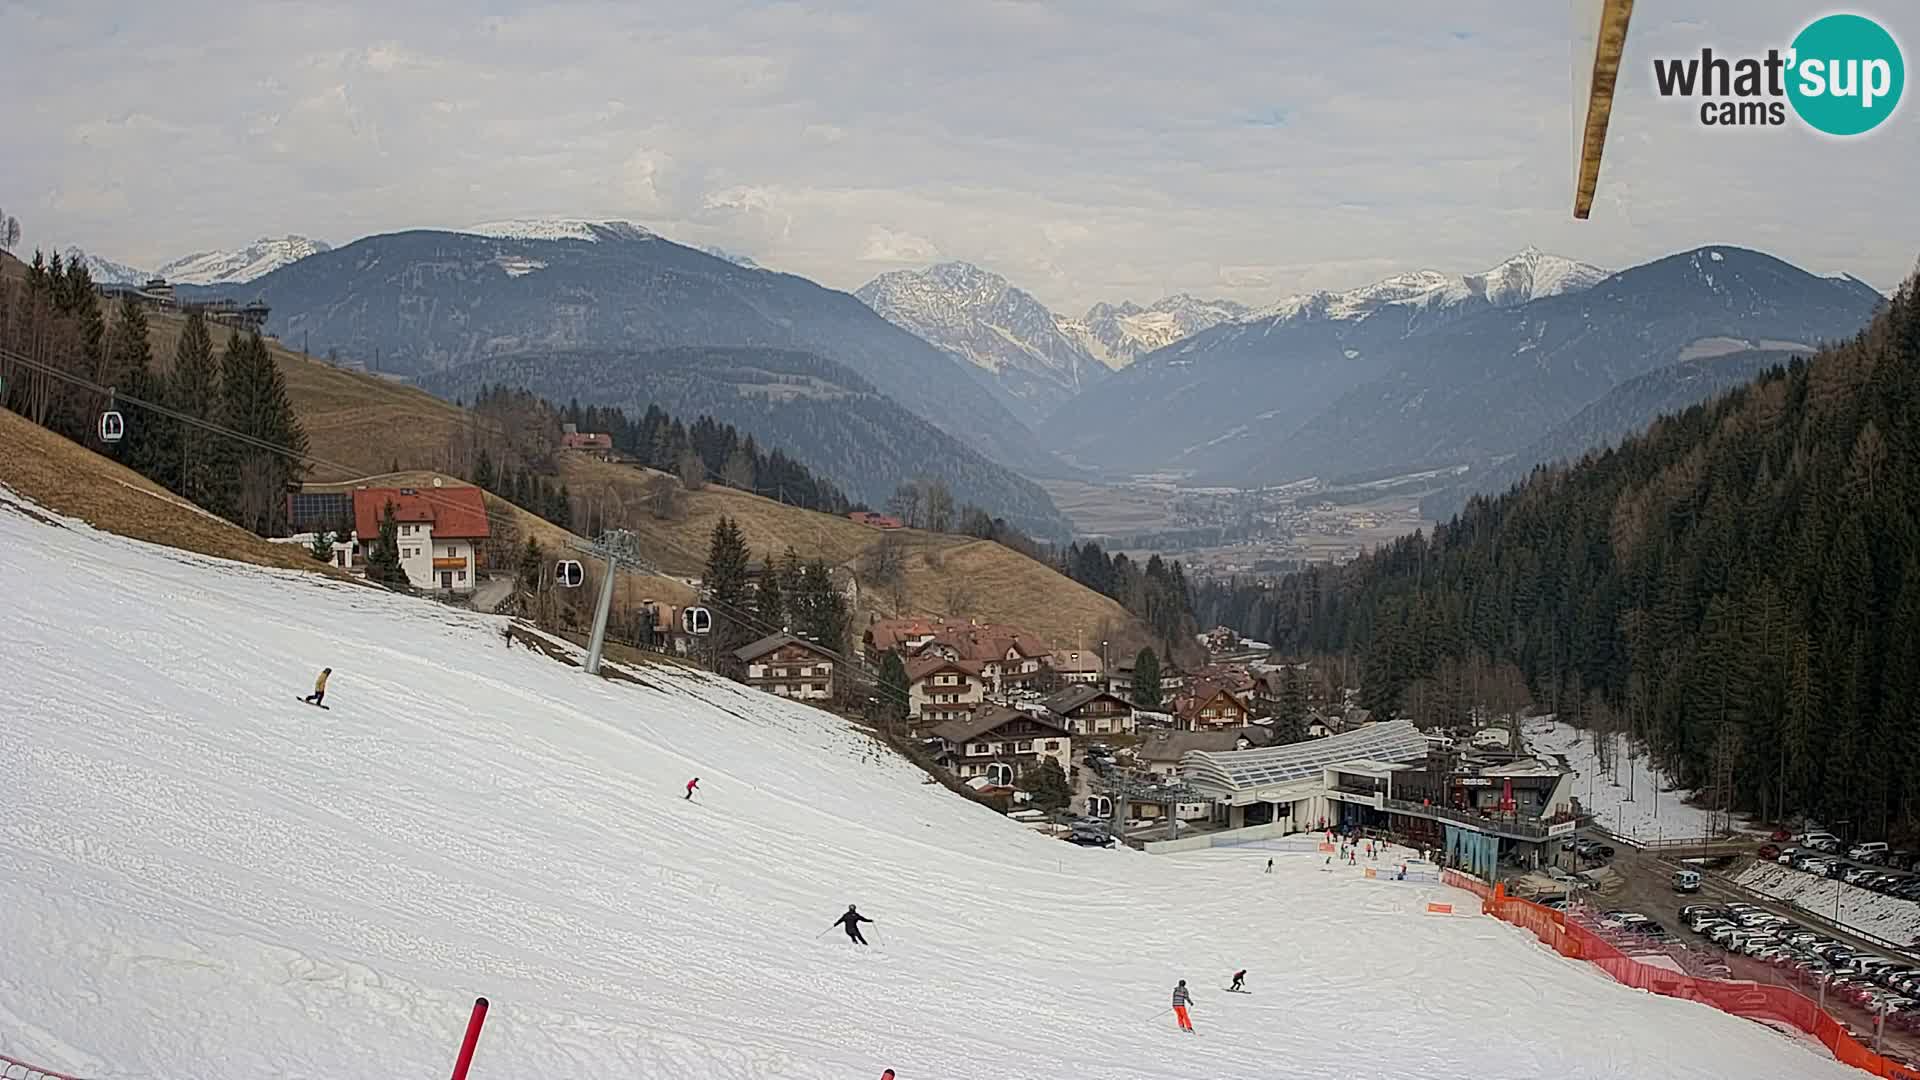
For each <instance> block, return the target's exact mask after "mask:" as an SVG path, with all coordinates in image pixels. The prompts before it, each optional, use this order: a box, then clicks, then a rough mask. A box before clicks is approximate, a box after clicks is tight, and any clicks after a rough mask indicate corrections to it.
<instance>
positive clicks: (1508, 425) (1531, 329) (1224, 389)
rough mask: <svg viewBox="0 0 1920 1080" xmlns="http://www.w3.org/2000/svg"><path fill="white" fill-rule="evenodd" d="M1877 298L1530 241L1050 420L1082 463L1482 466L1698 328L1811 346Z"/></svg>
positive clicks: (1265, 477)
mask: <svg viewBox="0 0 1920 1080" xmlns="http://www.w3.org/2000/svg"><path fill="white" fill-rule="evenodd" d="M1880 300H1881V297H1880V296H1879V294H1878V293H1876V292H1875V291H1874V290H1873V289H1871V288H1870V287H1868V286H1866V285H1865V284H1863V283H1861V282H1859V281H1858V280H1856V279H1852V278H1826V277H1818V276H1815V275H1812V274H1808V273H1806V272H1804V271H1801V270H1798V269H1796V268H1794V267H1792V266H1790V265H1788V264H1786V263H1783V262H1781V261H1780V260H1778V259H1774V258H1772V257H1770V256H1766V255H1762V254H1759V253H1757V252H1752V251H1746V250H1744V249H1740V248H1733V247H1715V248H1702V249H1699V250H1698V251H1694V252H1687V253H1683V254H1680V255H1676V256H1671V257H1669V258H1667V259H1662V260H1659V261H1657V262H1654V263H1649V264H1647V265H1646V266H1641V267H1635V268H1633V269H1631V270H1628V271H1624V272H1622V273H1620V274H1616V275H1612V276H1608V275H1607V274H1606V273H1605V272H1604V271H1601V270H1599V269H1597V268H1595V267H1592V266H1587V265H1585V264H1582V263H1577V262H1574V261H1573V260H1569V259H1565V258H1561V257H1558V256H1553V255H1548V254H1545V253H1543V252H1539V251H1537V250H1533V249H1529V250H1527V251H1524V252H1522V253H1520V254H1519V255H1516V256H1514V257H1513V258H1511V259H1508V260H1506V261H1505V262H1502V263H1501V264H1500V265H1499V266H1496V267H1494V268H1493V269H1491V270H1488V271H1486V272H1484V273H1477V274H1444V273H1439V272H1434V271H1421V272H1417V273H1412V274H1402V275H1397V276H1395V277H1392V278H1388V279H1386V280H1384V281H1380V282H1376V283H1374V284H1372V285H1368V286H1365V287H1362V288H1359V289H1354V290H1351V291H1348V292H1340V293H1329V292H1319V293H1312V294H1307V295H1304V296H1296V297H1289V298H1288V299H1286V300H1283V301H1281V302H1279V303H1277V304H1273V305H1270V306H1268V307H1267V308H1264V309H1261V310H1260V311H1257V312H1255V313H1253V314H1251V315H1249V316H1247V317H1246V318H1244V319H1241V320H1239V321H1236V322H1230V323H1223V324H1221V325H1218V326H1215V327H1213V328H1212V329H1210V330H1206V331H1203V332H1201V333H1199V334H1197V335H1195V336H1193V337H1191V338H1188V339H1186V340H1184V341H1180V342H1177V343H1175V344H1173V345H1171V346H1168V347H1166V348H1163V349H1160V350H1158V351H1156V352H1154V353H1151V354H1149V355H1148V356H1146V357H1144V358H1142V359H1141V360H1139V361H1138V362H1136V363H1135V364H1133V365H1132V366H1131V367H1129V368H1127V369H1126V370H1124V371H1121V372H1119V373H1117V374H1116V375H1115V376H1114V377H1113V378H1111V379H1108V380H1106V381H1105V382H1103V383H1102V384H1100V385H1099V386H1096V387H1094V388H1092V389H1091V390H1089V391H1088V392H1087V393H1085V394H1082V395H1080V396H1079V397H1078V398H1075V399H1074V400H1073V401H1070V402H1068V403H1067V404H1066V405H1065V406H1063V407H1062V408H1061V409H1060V410H1059V411H1058V412H1057V413H1055V415H1054V417H1053V419H1052V422H1051V423H1050V424H1049V425H1048V426H1047V428H1046V435H1047V437H1048V439H1049V440H1050V441H1051V443H1052V445H1053V446H1054V447H1055V448H1056V449H1059V450H1060V451H1061V452H1062V453H1063V454H1064V455H1065V456H1067V457H1068V458H1069V460H1072V461H1075V462H1078V463H1082V464H1085V465H1089V466H1096V467H1099V468H1102V469H1105V470H1108V471H1110V472H1151V471H1161V470H1179V471H1184V472H1187V473H1189V474H1191V475H1193V476H1195V477H1196V478H1198V479H1200V480H1203V481H1205V482H1210V483H1221V484H1236V485H1261V484H1273V483H1281V482H1285V481H1287V480H1292V479H1298V478H1300V477H1302V476H1310V475H1319V476H1323V477H1328V478H1334V477H1339V476H1343V475H1347V474H1353V473H1359V472H1368V473H1378V472H1380V471H1382V470H1392V469H1395V468H1405V469H1408V470H1413V469H1420V468H1430V467H1433V466H1436V465H1450V464H1462V463H1467V464H1476V465H1486V464H1489V463H1498V462H1501V461H1505V460H1507V459H1510V458H1514V457H1515V456H1516V455H1521V454H1522V453H1523V452H1524V451H1526V450H1527V448H1528V447H1529V446H1530V445H1531V444H1532V443H1534V442H1535V440H1538V439H1541V438H1542V437H1543V436H1545V435H1546V434H1547V433H1548V432H1549V431H1550V430H1551V429H1552V428H1554V426H1555V425H1557V424H1560V423H1561V422H1563V421H1566V420H1568V419H1570V418H1571V417H1573V416H1574V414H1576V413H1578V412H1579V411H1580V410H1581V409H1582V408H1584V407H1585V406H1587V405H1588V404H1590V403H1592V402H1594V401H1595V400H1597V399H1598V398H1600V397H1601V396H1603V395H1605V394H1606V393H1607V392H1608V391H1609V390H1611V389H1612V388H1613V387H1614V386H1615V385H1617V384H1619V383H1621V382H1623V381H1625V380H1627V379H1631V378H1634V377H1637V376H1639V375H1642V374H1645V373H1647V372H1650V371H1653V370H1655V369H1657V368H1660V367H1664V366H1666V365H1669V364H1673V363H1676V362H1679V361H1681V360H1684V359H1688V358H1689V357H1690V356H1693V355H1698V354H1697V353H1690V352H1689V350H1690V349H1698V348H1701V347H1710V346H1703V344H1702V343H1710V342H1712V341H1715V340H1719V339H1728V340H1731V341H1732V342H1733V343H1734V345H1733V347H1735V348H1749V347H1751V348H1763V349H1772V350H1779V349H1792V348H1796V347H1802V346H1805V345H1809V344H1811V343H1813V342H1817V341H1821V340H1829V339H1833V338H1837V337H1841V336H1845V335H1847V334H1850V333H1852V332H1853V331H1854V330H1856V329H1857V328H1858V327H1859V326H1860V325H1862V324H1863V323H1864V322H1865V321H1866V319H1867V318H1868V316H1869V315H1870V314H1871V312H1872V311H1873V309H1874V308H1875V306H1876V305H1877V304H1878V303H1879V302H1880ZM1529 464H1530V463H1529Z"/></svg>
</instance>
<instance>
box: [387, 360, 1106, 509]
mask: <svg viewBox="0 0 1920 1080" xmlns="http://www.w3.org/2000/svg"><path fill="white" fill-rule="evenodd" d="M419 382H420V384H421V385H422V386H424V387H425V388H426V389H428V390H431V391H432V392H434V393H436V394H438V395H440V396H441V397H444V398H449V399H451V398H457V397H459V398H466V399H467V400H472V399H473V398H474V397H475V396H477V394H478V391H479V389H480V388H481V387H482V386H485V385H488V384H493V383H504V384H506V385H508V386H521V387H526V388H527V389H529V390H532V391H533V392H534V393H536V394H539V395H541V396H543V397H546V398H549V399H551V400H555V401H562V402H564V401H569V400H578V401H581V402H589V401H590V402H593V403H595V404H599V405H611V406H616V407H619V408H624V409H626V410H628V411H629V412H631V413H633V414H634V415H636V416H638V415H640V414H641V413H644V412H645V411H646V409H647V406H648V405H651V404H657V405H659V406H660V407H661V408H663V409H665V410H666V411H668V412H669V413H672V414H673V415H675V416H684V417H686V418H688V419H689V420H691V419H692V418H693V417H695V416H698V415H701V414H706V415H709V416H712V417H714V418H715V419H717V420H720V421H723V422H725V423H729V424H732V425H734V426H735V427H737V428H739V429H741V430H743V431H747V432H751V433H752V434H753V435H754V436H755V437H756V438H757V439H759V440H760V442H761V443H762V444H763V445H764V446H766V447H769V448H772V447H778V448H779V449H781V450H783V451H785V452H786V453H787V454H789V455H790V456H792V457H793V458H794V459H795V460H797V461H799V462H801V463H803V464H805V465H806V466H807V467H808V468H809V469H812V470H815V471H817V472H818V473H820V474H822V475H824V476H827V477H829V478H831V479H832V480H833V481H834V482H835V483H836V484H838V485H839V486H840V487H841V488H842V490H844V491H846V492H847V494H848V495H850V496H852V497H853V498H855V499H859V500H864V501H865V502H867V503H868V504H869V505H872V506H884V505H885V504H886V501H887V498H888V497H889V496H890V495H892V494H893V492H894V489H895V488H896V487H897V486H898V485H900V484H902V483H904V482H906V481H908V480H912V479H915V478H917V477H924V476H937V477H940V478H942V479H944V480H945V481H946V483H947V486H948V488H949V490H951V491H952V493H953V496H954V499H955V501H956V502H958V503H969V502H970V503H974V504H976V505H979V506H982V507H986V508H988V509H990V510H991V511H992V512H993V513H995V514H996V515H1000V516H1004V517H1005V518H1006V519H1007V520H1008V521H1011V522H1013V523H1014V524H1016V525H1018V526H1020V527H1021V528H1022V529H1024V530H1026V531H1027V532H1028V533H1030V534H1032V535H1036V536H1043V537H1048V538H1052V539H1065V538H1066V537H1067V535H1068V534H1069V532H1070V531H1071V526H1070V525H1069V523H1068V521H1067V519H1066V518H1065V517H1063V516H1062V515H1061V514H1060V512H1059V511H1058V510H1057V509H1056V508H1055V507H1054V505H1053V502H1052V501H1051V500H1050V499H1049V498H1048V497H1047V495H1046V493H1045V492H1044V491H1042V490H1041V489H1040V488H1039V486H1038V485H1036V484H1034V483H1032V482H1031V481H1028V480H1023V479H1021V478H1019V477H1017V476H1014V475H1012V474H1011V473H1010V472H1009V471H1008V470H1007V469H1005V468H1004V467H1002V466H1000V465H998V464H995V463H994V462H992V461H989V460H987V459H986V458H985V457H983V456H981V455H980V454H979V453H977V452H976V451H974V450H973V449H972V448H971V447H969V446H966V445H965V444H963V443H961V442H960V441H959V440H957V439H955V438H954V437H953V436H951V435H948V434H946V433H945V432H943V431H941V430H940V429H939V428H937V427H934V426H933V425H931V424H928V423H926V422H925V421H924V420H922V419H920V418H919V417H917V416H915V415H914V414H912V413H910V412H908V411H907V410H906V409H903V408H901V407H900V406H899V405H898V404H896V403H895V402H894V401H893V400H892V399H891V398H889V397H887V396H885V395H883V394H881V393H879V392H878V391H877V390H875V388H874V386H873V384H872V383H870V382H868V381H867V380H865V379H863V378H861V377H860V376H859V375H856V374H854V373H853V372H852V371H850V370H848V369H847V368H846V367H845V366H843V365H841V364H837V363H835V362H833V361H831V360H827V359H824V358H822V357H820V356H817V355H815V354H813V353H805V352H794V351H790V350H783V349H757V348H742V347H715V346H706V347H681V348H667V349H635V350H629V349H605V348H599V349H546V350H538V351H534V352H526V353H511V354H501V355H493V356H485V357H480V358H477V359H473V360H468V361H465V362H463V363H460V364H456V365H454V366H452V367H448V368H442V369H440V370H438V371H432V372H427V373H424V374H422V375H421V376H420V378H419ZM760 494H762V495H765V496H767V497H768V498H779V497H780V493H779V492H777V491H763V492H760Z"/></svg>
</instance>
